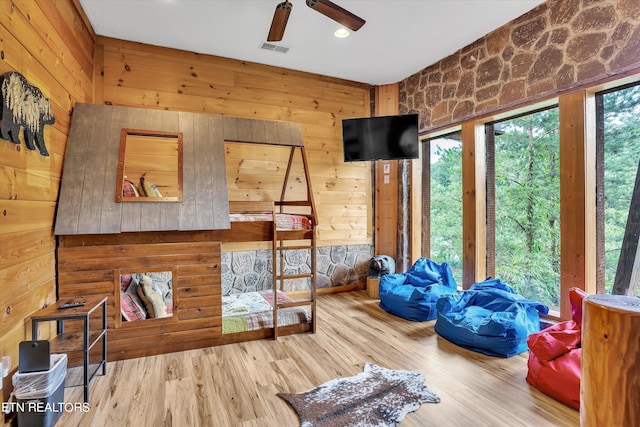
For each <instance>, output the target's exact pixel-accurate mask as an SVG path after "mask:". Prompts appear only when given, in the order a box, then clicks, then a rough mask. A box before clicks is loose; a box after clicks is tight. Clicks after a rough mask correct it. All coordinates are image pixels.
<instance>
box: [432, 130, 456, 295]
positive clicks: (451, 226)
mask: <svg viewBox="0 0 640 427" xmlns="http://www.w3.org/2000/svg"><path fill="white" fill-rule="evenodd" d="M425 145H426V146H427V147H429V150H428V151H426V150H425V151H424V152H428V153H429V157H428V159H429V165H428V168H425V170H426V171H429V173H430V182H429V183H428V185H429V188H430V192H429V195H430V203H429V204H430V207H429V219H430V221H429V230H430V232H429V234H430V236H429V257H430V258H431V259H432V260H434V261H436V262H438V263H442V262H446V263H448V264H449V265H450V266H451V270H452V272H453V277H454V278H455V279H456V282H457V283H458V285H461V284H462V144H461V142H460V134H459V133H453V134H449V135H445V136H442V137H438V138H434V139H430V140H428V141H427V142H425ZM425 213H426V212H425Z"/></svg>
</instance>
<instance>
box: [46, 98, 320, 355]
mask: <svg viewBox="0 0 640 427" xmlns="http://www.w3.org/2000/svg"><path fill="white" fill-rule="evenodd" d="M124 128H130V129H153V130H159V131H168V132H176V131H177V132H181V133H183V136H184V139H183V161H184V165H183V169H184V183H183V188H182V201H181V202H178V203H152V202H144V203H118V202H116V197H115V194H116V188H115V187H116V186H115V183H116V181H117V177H116V171H117V165H118V155H119V150H118V146H119V140H120V130H121V129H124ZM227 142H228V143H233V144H235V143H251V144H263V145H265V146H269V147H271V146H274V147H280V150H286V151H289V152H290V155H289V163H288V166H287V167H286V169H287V171H286V173H285V175H284V183H283V186H282V189H281V190H276V193H279V194H278V195H277V196H275V197H271V198H272V199H275V200H273V201H262V200H256V201H250V200H249V199H251V198H252V197H254V198H256V199H257V198H259V197H257V196H256V195H255V194H253V195H252V194H249V196H250V197H249V198H247V199H244V200H232V201H229V197H228V194H229V193H228V189H227V173H226V165H225V143H227ZM267 148H268V147H267ZM269 149H270V148H269ZM299 159H301V161H302V164H303V168H304V176H305V178H306V185H307V189H306V192H305V193H306V198H305V197H304V196H303V195H302V191H304V189H303V188H302V187H297V188H298V190H299V191H298V190H297V191H296V192H295V194H293V195H292V194H287V191H286V190H287V188H290V187H291V186H292V185H291V184H292V183H291V182H288V180H290V179H293V178H290V175H291V176H293V173H290V172H291V170H292V168H293V163H294V160H295V162H296V169H295V171H296V172H295V173H296V183H298V178H300V179H301V178H302V173H299V170H300V169H298V163H297V162H298V160H299ZM283 161H284V160H283ZM278 185H279V184H278ZM294 198H295V200H293V199H294ZM298 199H303V200H298ZM243 213H244V214H247V213H252V214H265V213H266V214H267V216H268V217H267V218H264V217H263V218H262V220H259V221H255V220H252V221H249V220H244V221H231V220H230V219H231V217H232V216H233V215H237V214H243ZM286 215H296V216H297V217H304V218H305V219H306V221H307V222H308V223H309V224H310V227H309V228H308V229H301V230H282V229H280V228H279V227H278V226H277V224H278V220H279V217H282V216H286ZM253 219H255V218H253ZM316 224H317V218H316V211H315V206H314V203H313V198H312V192H311V188H310V180H309V173H308V166H307V158H306V154H305V152H304V144H303V140H302V133H301V130H300V126H299V125H298V124H295V123H285V122H270V121H263V120H252V119H240V118H233V117H227V116H213V115H205V114H199V113H185V112H171V111H162V110H146V109H135V108H127V107H116V106H107V105H93V104H76V106H75V108H74V113H73V117H72V122H71V129H70V136H69V140H68V142H67V151H66V154H65V164H64V171H63V178H62V185H61V190H60V201H59V204H58V209H57V215H56V226H55V234H56V236H58V253H57V281H58V296H59V300H61V301H62V300H64V301H66V300H71V301H73V300H81V299H82V298H83V297H85V296H91V295H100V296H107V298H108V299H107V326H108V336H109V338H108V340H109V345H108V360H118V359H127V358H133V357H141V356H148V355H153V354H161V353H168V352H173V351H181V350H187V349H192V348H201V347H208V346H214V345H220V344H225V343H229V342H238V341H245V340H251V339H260V338H267V337H273V338H277V337H278V336H281V335H285V334H290V333H299V332H314V331H315V329H316V306H315V288H316V277H315V272H316V253H315V252H316ZM232 242H263V243H260V244H259V245H260V246H261V247H263V246H264V242H269V243H268V244H269V246H270V247H271V249H272V250H273V253H274V264H273V268H274V271H276V272H277V274H275V275H274V285H273V291H274V292H275V293H274V294H273V295H277V291H279V290H282V289H284V284H285V283H286V281H287V280H292V279H296V278H291V277H287V276H285V275H284V274H281V273H279V272H280V271H281V262H282V259H281V258H282V254H284V253H286V251H289V250H297V249H299V250H302V248H306V250H309V251H310V252H311V255H310V257H311V258H310V259H311V262H312V264H313V266H312V268H311V273H310V274H309V277H308V278H307V279H308V280H309V290H308V292H306V293H304V294H299V293H294V294H292V295H291V298H292V299H293V301H290V300H287V301H286V302H283V303H282V304H276V306H274V307H272V313H273V315H274V317H273V319H275V325H272V326H271V327H270V328H266V329H262V330H258V331H248V332H238V333H232V334H223V333H222V329H223V328H222V325H223V319H222V274H221V251H222V244H223V243H232ZM252 244H253V243H248V245H252ZM241 246H244V244H242V245H241ZM143 272H152V273H158V274H160V273H168V272H171V275H172V276H171V277H172V292H171V296H170V300H169V301H166V302H167V303H169V302H170V303H171V309H172V311H171V316H170V317H163V318H154V319H151V320H140V321H138V320H136V321H125V320H123V315H122V313H121V310H122V301H123V299H127V297H126V295H125V294H127V292H124V291H123V290H125V289H126V290H127V291H128V290H129V289H128V288H125V287H123V278H124V277H127V276H129V275H130V273H143ZM129 296H131V295H129ZM275 299H276V300H277V298H275ZM305 305H306V306H307V307H310V312H309V319H308V321H306V322H303V323H302V324H298V325H287V326H283V325H282V324H279V322H278V319H279V316H278V315H279V314H282V313H284V312H286V311H287V310H294V309H297V308H299V307H303V306H305ZM168 308H169V306H168V305H167V310H168ZM72 329H73V326H72V325H68V326H67V330H68V331H71V330H72ZM71 363H73V360H72V361H71Z"/></svg>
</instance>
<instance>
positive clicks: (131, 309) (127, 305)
mask: <svg viewBox="0 0 640 427" xmlns="http://www.w3.org/2000/svg"><path fill="white" fill-rule="evenodd" d="M120 313H121V314H122V317H123V318H124V320H126V321H127V322H133V321H135V320H144V319H146V318H147V314H146V313H145V312H144V311H142V310H141V309H140V307H139V306H138V304H136V303H135V302H134V301H133V298H131V295H129V294H128V293H126V292H120Z"/></svg>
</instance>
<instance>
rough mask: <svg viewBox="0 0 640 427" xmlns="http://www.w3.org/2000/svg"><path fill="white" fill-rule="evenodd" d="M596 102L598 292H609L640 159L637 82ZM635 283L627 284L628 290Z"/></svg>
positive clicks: (639, 90)
mask: <svg viewBox="0 0 640 427" xmlns="http://www.w3.org/2000/svg"><path fill="white" fill-rule="evenodd" d="M597 105H598V123H599V132H600V133H599V138H598V143H599V150H598V153H599V156H600V158H599V159H598V167H599V172H600V173H599V175H600V178H599V179H600V180H601V182H600V184H601V185H600V187H599V192H598V196H599V197H598V201H599V203H600V205H599V216H598V220H599V227H601V228H600V230H601V233H602V234H601V236H602V237H603V241H600V242H599V248H598V258H599V263H598V265H599V269H600V270H602V271H599V273H600V274H599V280H598V282H599V283H598V292H606V293H611V292H612V289H613V287H614V281H615V279H616V272H617V270H618V264H619V258H620V250H621V248H622V245H623V240H624V235H625V228H626V224H627V218H628V216H629V206H630V203H631V196H632V193H633V188H634V184H635V180H636V174H637V172H638V165H639V161H640V85H636V86H631V87H627V88H623V89H617V90H614V91H609V92H606V93H601V94H598V95H597ZM623 263H624V261H623ZM627 283H628V280H627ZM625 286H627V284H625ZM636 286H637V283H636V284H632V285H631V288H632V293H633V289H634V288H635V287H636Z"/></svg>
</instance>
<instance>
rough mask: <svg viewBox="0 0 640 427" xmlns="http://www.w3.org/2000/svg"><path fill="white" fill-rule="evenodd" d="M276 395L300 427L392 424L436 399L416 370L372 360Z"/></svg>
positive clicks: (434, 401)
mask: <svg viewBox="0 0 640 427" xmlns="http://www.w3.org/2000/svg"><path fill="white" fill-rule="evenodd" d="M278 396H280V397H281V398H283V399H284V400H286V401H287V403H289V405H291V407H292V408H293V409H294V410H295V411H296V412H297V413H298V416H299V417H300V425H301V427H323V426H326V427H329V426H331V427H336V426H340V427H347V426H359V427H365V426H378V427H387V426H396V425H397V424H398V423H399V422H400V421H402V419H403V418H404V416H405V415H406V414H408V413H409V412H412V411H415V410H416V409H418V408H419V407H420V405H421V404H422V403H425V402H429V403H438V402H440V398H439V397H438V396H437V395H436V394H435V393H434V392H432V391H431V390H429V389H428V388H427V387H426V386H425V385H424V376H423V375H422V374H421V373H420V372H412V371H394V370H389V369H386V368H383V367H380V366H378V365H375V364H373V363H367V364H365V367H364V372H362V373H360V374H358V375H355V376H353V377H347V378H337V379H334V380H331V381H329V382H326V383H324V384H322V385H320V386H318V387H316V388H314V389H313V390H309V391H306V392H303V393H278Z"/></svg>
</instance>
